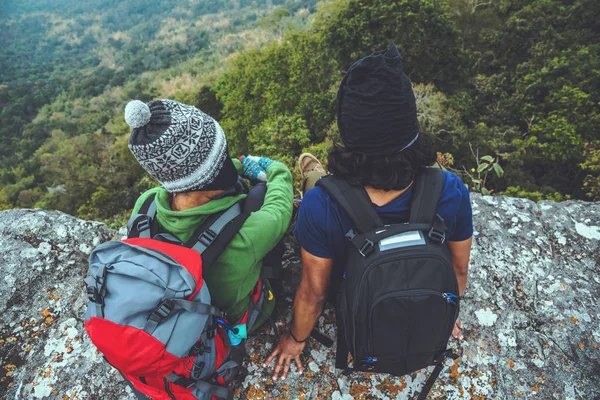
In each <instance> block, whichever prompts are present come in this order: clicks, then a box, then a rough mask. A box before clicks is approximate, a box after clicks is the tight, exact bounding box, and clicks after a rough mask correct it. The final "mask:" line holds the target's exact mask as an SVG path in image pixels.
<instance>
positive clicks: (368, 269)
mask: <svg viewBox="0 0 600 400" xmlns="http://www.w3.org/2000/svg"><path fill="white" fill-rule="evenodd" d="M408 258H410V259H419V258H432V259H438V260H441V261H442V262H443V263H444V264H445V265H446V266H448V265H449V266H450V269H451V270H452V273H453V274H454V269H453V267H452V264H450V263H448V261H447V260H446V259H444V258H443V257H440V256H438V255H435V254H430V255H424V256H408V257H407V256H406V255H402V256H401V257H395V258H390V259H389V260H386V261H387V262H391V261H397V260H402V259H408ZM377 265H379V264H376V263H372V264H370V265H368V266H367V267H366V268H365V270H364V272H363V273H362V275H361V277H360V281H359V282H358V288H357V290H356V293H357V294H358V295H357V296H355V298H354V303H353V304H352V317H351V318H352V354H353V355H355V354H356V316H357V315H358V306H359V304H360V302H359V299H360V294H361V292H362V287H363V284H364V281H365V279H366V276H367V275H368V274H369V272H371V270H372V269H373V268H374V267H375V266H377ZM453 276H454V281H455V282H457V285H456V290H455V291H456V292H458V281H457V280H456V274H454V275H453Z"/></svg>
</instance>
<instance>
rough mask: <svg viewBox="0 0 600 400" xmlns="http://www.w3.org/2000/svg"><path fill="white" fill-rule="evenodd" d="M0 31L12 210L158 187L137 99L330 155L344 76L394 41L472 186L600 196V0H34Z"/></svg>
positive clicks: (3, 170)
mask: <svg viewBox="0 0 600 400" xmlns="http://www.w3.org/2000/svg"><path fill="white" fill-rule="evenodd" d="M182 3H183V4H182ZM3 7H4V6H3ZM61 7H64V9H65V10H66V12H60V13H58V12H57V9H59V8H61ZM3 11H4V10H3ZM122 16H127V18H123V17H122ZM24 22H27V23H24ZM0 31H1V32H2V33H1V34H0V44H2V45H3V48H4V49H7V50H6V51H5V52H3V54H1V55H0V67H1V68H2V69H1V71H2V72H0V73H1V75H0V77H1V78H0V110H1V111H0V123H1V124H0V130H1V136H0V188H1V189H0V207H4V208H9V207H14V206H17V207H34V206H35V207H44V208H50V209H59V210H63V211H66V212H69V213H72V214H75V215H78V216H80V217H84V218H94V219H102V220H105V221H115V222H117V221H119V218H122V217H123V216H125V215H126V214H127V212H128V211H129V210H130V209H131V207H132V206H133V202H134V201H135V199H136V198H137V196H138V195H139V194H140V193H141V192H142V191H143V190H145V189H147V188H149V187H152V186H153V185H155V184H156V182H153V181H152V180H151V179H150V178H149V177H148V176H146V175H145V174H144V173H143V171H142V170H141V169H140V168H139V167H138V166H137V164H136V162H135V160H134V159H133V157H132V156H131V155H130V153H129V150H128V149H127V136H128V127H127V125H126V124H125V123H124V121H123V116H122V111H123V107H124V105H125V104H126V103H127V101H129V100H132V99H140V100H144V101H147V100H150V99H152V98H161V97H164V98H173V99H176V100H178V101H183V102H187V103H189V104H194V105H196V106H197V107H199V108H200V109H202V110H204V111H206V112H208V113H209V114H211V115H213V116H214V117H215V118H217V119H218V120H219V121H220V122H221V125H222V126H223V128H224V129H225V132H226V135H227V137H228V139H229V142H230V151H231V152H232V155H238V154H242V153H250V154H257V155H265V156H270V157H273V158H277V159H280V160H282V161H284V162H286V163H288V165H290V166H293V165H295V164H294V161H293V160H294V158H295V157H296V156H298V155H299V154H300V153H301V152H303V151H311V152H313V153H315V154H316V155H318V156H319V157H325V155H326V153H327V151H328V149H330V148H331V147H332V146H334V145H335V143H336V140H337V132H336V129H337V127H336V123H335V113H334V109H335V104H334V102H335V94H336V90H337V85H338V84H339V82H340V81H341V78H342V77H343V75H344V72H345V71H346V70H347V68H348V67H349V66H350V65H351V64H352V62H353V61H355V60H356V59H358V58H360V57H362V56H364V55H367V54H369V53H371V52H373V51H376V50H381V49H382V48H385V47H387V46H388V45H389V44H390V43H391V42H394V43H396V45H397V46H398V47H399V49H400V51H401V53H402V55H403V59H404V68H405V71H406V72H407V74H408V75H409V76H410V78H411V80H412V82H413V86H414V89H415V95H416V97H417V104H418V109H419V120H420V122H421V126H422V129H423V130H424V131H427V132H428V133H430V134H431V135H432V136H433V137H434V138H435V139H436V143H437V146H438V150H439V161H440V162H441V163H442V164H443V165H444V166H445V167H446V168H448V169H451V170H454V171H456V172H457V173H459V174H460V175H461V176H462V178H463V180H464V181H465V183H466V184H467V185H469V187H470V188H471V190H474V191H480V192H482V193H500V194H507V195H511V196H521V197H527V198H530V199H533V200H541V199H553V200H563V199H567V198H576V199H585V200H600V2H598V1H596V0H570V1H567V0H499V1H494V2H491V1H484V0H421V1H414V0H400V1H390V0H362V1H358V0H332V1H323V2H320V3H318V4H316V1H294V0H288V1H279V2H278V1H243V0H239V1H224V0H222V1H211V2H208V1H198V0H196V1H189V2H187V1H186V2H174V1H166V0H164V1H157V2H154V3H147V2H141V1H137V0H136V1H130V2H112V1H109V0H96V1H90V2H85V3H76V2H71V1H61V2H39V4H37V5H35V6H32V5H28V4H26V3H25V2H23V4H22V6H21V7H20V8H15V9H13V10H10V12H8V13H4V12H3V13H2V16H1V17H0ZM32 49H34V50H32Z"/></svg>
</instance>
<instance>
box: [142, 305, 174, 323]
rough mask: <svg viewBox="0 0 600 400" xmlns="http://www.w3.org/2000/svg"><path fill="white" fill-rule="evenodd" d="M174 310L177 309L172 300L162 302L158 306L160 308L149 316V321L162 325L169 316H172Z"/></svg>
mask: <svg viewBox="0 0 600 400" xmlns="http://www.w3.org/2000/svg"><path fill="white" fill-rule="evenodd" d="M174 308H175V305H174V304H173V302H171V301H170V300H165V301H162V302H161V303H160V304H159V305H158V307H156V308H155V309H154V310H153V311H152V312H151V313H150V315H149V316H148V321H153V322H156V323H157V324H160V323H161V322H162V321H164V320H165V319H166V318H167V317H168V316H169V315H171V313H172V312H173V309H174Z"/></svg>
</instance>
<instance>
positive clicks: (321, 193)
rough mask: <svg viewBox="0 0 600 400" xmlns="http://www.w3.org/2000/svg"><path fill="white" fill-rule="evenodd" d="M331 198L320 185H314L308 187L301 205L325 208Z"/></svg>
mask: <svg viewBox="0 0 600 400" xmlns="http://www.w3.org/2000/svg"><path fill="white" fill-rule="evenodd" d="M332 201H333V200H332V199H331V198H330V197H329V194H328V193H327V192H326V191H325V189H323V188H322V187H320V186H315V187H314V188H312V189H310V190H309V191H308V192H306V194H304V197H303V198H302V206H303V207H309V208H312V207H318V208H325V207H327V205H328V204H331V202H332Z"/></svg>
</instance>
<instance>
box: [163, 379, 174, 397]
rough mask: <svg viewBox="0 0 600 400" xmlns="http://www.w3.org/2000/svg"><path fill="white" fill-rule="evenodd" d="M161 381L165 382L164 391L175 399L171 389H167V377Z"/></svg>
mask: <svg viewBox="0 0 600 400" xmlns="http://www.w3.org/2000/svg"><path fill="white" fill-rule="evenodd" d="M163 381H164V382H165V391H166V392H167V394H168V395H169V397H170V398H171V400H176V399H175V395H174V394H173V392H171V389H169V380H168V379H167V378H163Z"/></svg>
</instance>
